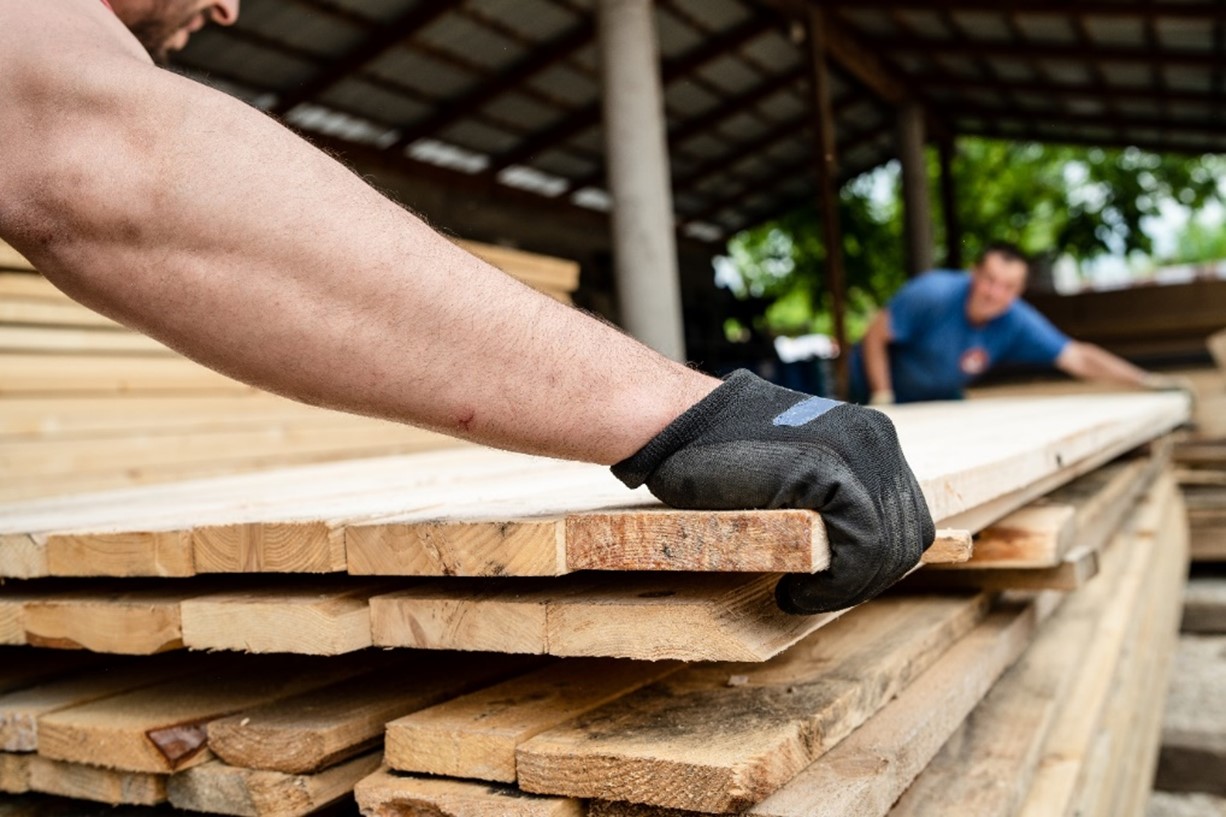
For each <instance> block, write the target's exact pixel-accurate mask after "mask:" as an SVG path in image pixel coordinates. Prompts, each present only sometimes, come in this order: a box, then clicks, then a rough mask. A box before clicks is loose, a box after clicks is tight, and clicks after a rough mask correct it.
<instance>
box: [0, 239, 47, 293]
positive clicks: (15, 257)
mask: <svg viewBox="0 0 1226 817" xmlns="http://www.w3.org/2000/svg"><path fill="white" fill-rule="evenodd" d="M0 269H18V270H32V269H34V267H33V266H32V265H31V264H30V262H29V261H27V260H26V259H25V257H24V256H23V255H22V254H21V253H19V252H17V250H15V249H13V248H12V247H10V246H9V245H8V244H6V243H4V242H3V241H0ZM0 278H37V279H38V280H40V281H41V280H43V278H42V276H41V275H20V276H19V275H9V274H6V275H2V276H0ZM0 292H4V291H3V290H0ZM5 294H7V293H5Z"/></svg>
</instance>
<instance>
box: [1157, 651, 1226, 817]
mask: <svg viewBox="0 0 1226 817" xmlns="http://www.w3.org/2000/svg"><path fill="white" fill-rule="evenodd" d="M1224 673H1226V636H1217V635H1184V636H1182V637H1181V638H1180V639H1179V647H1178V652H1177V654H1176V658H1175V672H1174V676H1173V679H1172V682H1171V691H1170V695H1169V696H1168V697H1167V702H1166V715H1165V722H1164V724H1163V727H1162V752H1161V755H1160V760H1159V763H1158V779H1157V786H1158V787H1159V788H1162V789H1166V790H1169V791H1202V792H1206V793H1209V794H1216V795H1219V796H1226V781H1224V780H1223V776H1222V774H1221V770H1222V769H1223V768H1226V706H1224V705H1223V696H1222V692H1221V683H1222V678H1223V677H1224Z"/></svg>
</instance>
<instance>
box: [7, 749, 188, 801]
mask: <svg viewBox="0 0 1226 817" xmlns="http://www.w3.org/2000/svg"><path fill="white" fill-rule="evenodd" d="M30 791H37V792H43V793H44V794H57V795H59V796H61V797H75V798H77V799H79V800H92V801H94V802H96V803H110V804H111V805H120V804H125V805H133V806H155V805H157V804H158V803H164V802H165V801H166V775H163V774H149V773H146V772H125V771H116V770H114V769H103V768H99V767H97V766H86V765H84V764H80V763H64V762H61V761H58V760H50V759H48V758H45V757H42V756H41V755H34V756H33V757H31V758H30Z"/></svg>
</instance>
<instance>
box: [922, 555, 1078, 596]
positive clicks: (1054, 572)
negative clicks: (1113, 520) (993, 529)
mask: <svg viewBox="0 0 1226 817" xmlns="http://www.w3.org/2000/svg"><path fill="white" fill-rule="evenodd" d="M1098 570H1099V557H1098V550H1097V549H1090V548H1087V547H1077V548H1074V549H1073V550H1071V551H1069V552H1068V553H1066V554H1065V555H1064V557H1063V560H1062V561H1061V562H1060V563H1059V564H1057V565H1056V566H1055V567H1036V568H1026V567H1018V568H1012V567H1002V568H982V567H981V568H980V569H978V570H959V571H953V570H924V571H920V572H919V573H916V574H914V575H912V576H909V577H908V578H907V579H906V580H905V581H906V583H907V586H908V587H909V588H910V589H912V590H913V591H920V590H929V591H940V590H956V589H974V588H977V589H980V590H1066V591H1067V590H1076V589H1077V588H1079V587H1081V586H1082V585H1084V584H1085V583H1086V582H1088V581H1090V580H1091V579H1092V578H1094V577H1095V576H1097V575H1098Z"/></svg>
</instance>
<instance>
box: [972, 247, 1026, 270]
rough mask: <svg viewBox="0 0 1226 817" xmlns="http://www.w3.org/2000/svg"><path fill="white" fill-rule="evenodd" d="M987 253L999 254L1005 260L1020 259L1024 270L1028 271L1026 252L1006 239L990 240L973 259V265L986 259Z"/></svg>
mask: <svg viewBox="0 0 1226 817" xmlns="http://www.w3.org/2000/svg"><path fill="white" fill-rule="evenodd" d="M989 255H999V256H1000V257H1001V258H1003V259H1004V260H1006V261H1021V262H1022V263H1023V264H1025V265H1026V271H1027V272H1029V271H1030V259H1029V258H1028V257H1027V256H1026V253H1024V252H1022V248H1021V247H1019V246H1017V245H1016V244H1011V243H1010V242H1008V241H992V242H989V243H988V245H987V246H986V247H984V248H983V250H982V251H981V252H980V253H979V257H978V258H976V259H975V265H976V266H978V265H979V264H982V263H983V262H984V261H986V260H987V259H988V256H989Z"/></svg>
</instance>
